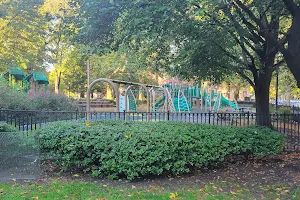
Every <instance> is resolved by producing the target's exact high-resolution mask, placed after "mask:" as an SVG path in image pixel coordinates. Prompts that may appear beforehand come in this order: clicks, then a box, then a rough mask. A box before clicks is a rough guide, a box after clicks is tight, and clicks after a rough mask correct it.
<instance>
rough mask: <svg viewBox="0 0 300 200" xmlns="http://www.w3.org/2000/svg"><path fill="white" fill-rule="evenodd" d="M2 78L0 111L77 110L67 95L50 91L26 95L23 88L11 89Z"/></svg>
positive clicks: (0, 81)
mask: <svg viewBox="0 0 300 200" xmlns="http://www.w3.org/2000/svg"><path fill="white" fill-rule="evenodd" d="M6 82H7V81H6V80H4V79H3V77H0V109H14V110H55V111H56V110H59V111H63V110H67V111H72V110H76V109H77V107H76V106H75V104H74V103H73V102H72V101H71V100H70V99H69V98H68V97H66V96H65V95H62V94H55V93H52V92H50V91H47V92H45V91H36V92H32V91H31V92H29V93H25V92H24V91H23V89H22V88H21V87H19V86H18V85H16V86H15V87H9V86H8V85H7V83H6Z"/></svg>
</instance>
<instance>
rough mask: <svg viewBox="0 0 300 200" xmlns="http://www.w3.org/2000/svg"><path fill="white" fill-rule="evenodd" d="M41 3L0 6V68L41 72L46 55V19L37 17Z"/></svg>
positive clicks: (33, 0)
mask: <svg viewBox="0 0 300 200" xmlns="http://www.w3.org/2000/svg"><path fill="white" fill-rule="evenodd" d="M41 3H42V1H36V0H28V1H26V2H25V1H18V0H6V1H1V2H0V13H1V14H0V66H2V67H5V68H7V66H10V65H19V66H21V67H23V68H27V69H36V70H37V69H43V68H44V66H43V64H44V62H45V60H46V59H47V55H46V53H45V52H46V50H45V49H46V40H45V36H46V28H47V27H46V26H45V24H46V19H45V18H43V17H41V16H40V15H39V13H38V8H39V6H40V5H41Z"/></svg>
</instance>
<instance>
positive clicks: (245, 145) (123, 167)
mask: <svg viewBox="0 0 300 200" xmlns="http://www.w3.org/2000/svg"><path fill="white" fill-rule="evenodd" d="M37 134H38V135H39V139H40V147H41V150H42V152H44V153H45V154H46V155H53V154H55V155H56V157H57V158H59V159H58V160H57V162H58V164H59V165H60V166H61V167H62V169H68V168H71V167H81V169H83V170H84V171H91V172H92V173H93V175H94V176H100V177H104V176H105V177H110V178H118V177H123V176H125V177H126V178H127V179H129V180H132V179H134V178H137V177H142V176H147V175H161V174H163V173H168V174H173V175H178V174H183V173H187V172H189V171H190V170H191V169H193V168H195V167H201V166H207V165H211V164H217V163H220V162H223V161H224V159H225V157H226V156H228V155H233V154H239V155H245V154H252V155H269V154H278V153H281V152H282V151H283V148H284V136H283V135H281V134H279V133H277V132H274V131H272V130H271V129H268V128H263V127H247V128H246V127H243V128H239V127H221V126H212V125H201V124H188V123H182V122H124V121H102V122H97V123H94V124H92V125H91V126H90V127H86V126H85V124H84V123H83V122H82V123H75V122H74V123H73V122H56V123H51V124H48V125H47V126H46V127H45V128H43V129H40V130H38V131H37Z"/></svg>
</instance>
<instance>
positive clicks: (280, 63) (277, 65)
mask: <svg viewBox="0 0 300 200" xmlns="http://www.w3.org/2000/svg"><path fill="white" fill-rule="evenodd" d="M284 62H285V60H284V59H282V60H281V61H279V62H277V63H276V64H274V65H273V66H272V68H273V69H272V72H274V71H275V70H276V69H277V68H278V67H280V66H281V65H282V64H283V63H284Z"/></svg>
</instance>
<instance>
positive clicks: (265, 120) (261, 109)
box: [255, 70, 272, 127]
mask: <svg viewBox="0 0 300 200" xmlns="http://www.w3.org/2000/svg"><path fill="white" fill-rule="evenodd" d="M271 79H272V71H271V70H266V71H263V72H260V73H259V75H258V79H257V80H256V82H255V98H256V115H257V116H256V124H257V125H258V126H267V127H271V126H272V125H271V118H270V108H269V96H270V83H271Z"/></svg>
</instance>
